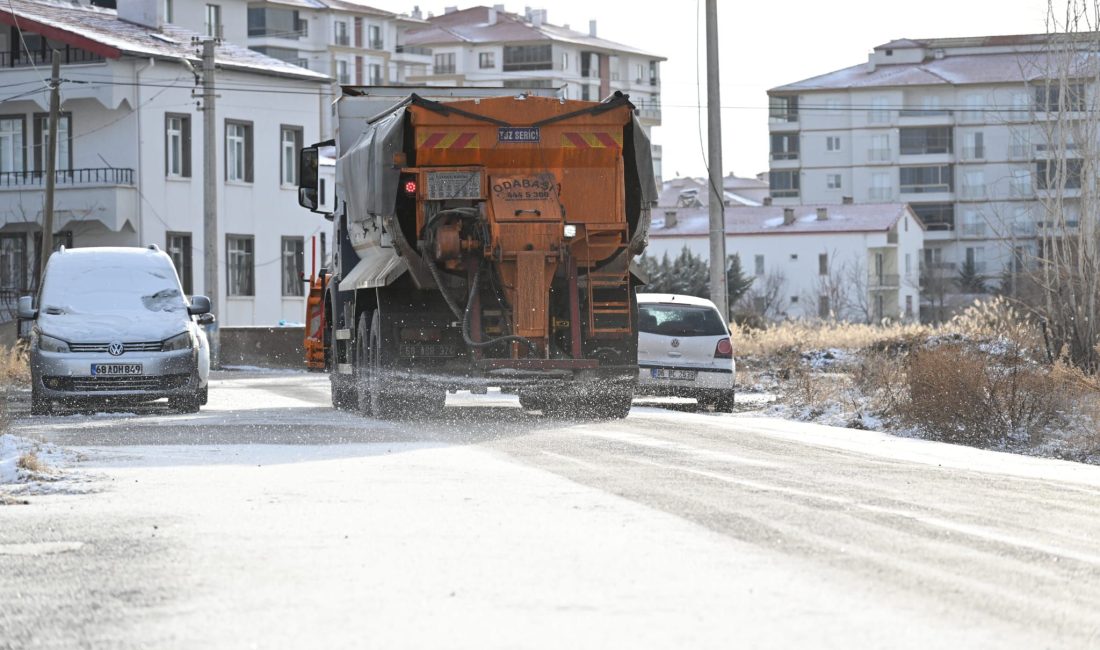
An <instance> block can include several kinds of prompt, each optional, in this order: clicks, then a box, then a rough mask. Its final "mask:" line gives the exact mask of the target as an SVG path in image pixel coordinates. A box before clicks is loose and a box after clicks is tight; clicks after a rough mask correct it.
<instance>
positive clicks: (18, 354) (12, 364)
mask: <svg viewBox="0 0 1100 650" xmlns="http://www.w3.org/2000/svg"><path fill="white" fill-rule="evenodd" d="M30 381H31V372H30V364H29V363H28V362H27V353H26V349H25V348H23V347H20V346H17V347H15V348H12V349H10V350H9V349H7V348H2V347H0V433H4V432H5V431H7V429H8V424H9V422H10V419H11V416H10V414H9V413H8V403H9V401H10V400H11V397H10V393H11V390H12V388H14V387H16V386H26V385H27V384H29V383H30Z"/></svg>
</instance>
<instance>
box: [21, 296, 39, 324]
mask: <svg viewBox="0 0 1100 650" xmlns="http://www.w3.org/2000/svg"><path fill="white" fill-rule="evenodd" d="M19 318H22V319H23V320H34V319H36V318H38V310H37V309H35V308H34V296H20V298H19Z"/></svg>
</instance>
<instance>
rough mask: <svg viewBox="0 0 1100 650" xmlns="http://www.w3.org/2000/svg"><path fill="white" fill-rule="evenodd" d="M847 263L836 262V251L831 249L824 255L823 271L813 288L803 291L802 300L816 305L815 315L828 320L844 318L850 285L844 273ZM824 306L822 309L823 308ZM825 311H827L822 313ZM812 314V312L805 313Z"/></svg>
mask: <svg viewBox="0 0 1100 650" xmlns="http://www.w3.org/2000/svg"><path fill="white" fill-rule="evenodd" d="M846 269H847V265H846V264H844V263H843V262H840V263H838V261H837V252H836V250H833V251H831V252H829V253H827V254H826V255H825V268H824V269H822V270H824V271H825V272H824V273H820V274H819V275H818V276H817V279H816V280H815V281H814V283H813V288H811V289H810V290H809V291H807V292H805V293H804V294H803V296H802V298H801V299H802V301H803V302H805V303H806V304H807V305H818V309H817V316H818V317H819V318H822V319H828V320H844V318H845V316H846V314H847V311H848V303H849V301H850V299H851V298H850V296H849V294H850V293H851V286H850V284H849V282H848V278H847V276H846V274H845V271H846ZM823 307H824V309H823ZM823 311H827V312H828V313H823ZM807 315H812V314H807Z"/></svg>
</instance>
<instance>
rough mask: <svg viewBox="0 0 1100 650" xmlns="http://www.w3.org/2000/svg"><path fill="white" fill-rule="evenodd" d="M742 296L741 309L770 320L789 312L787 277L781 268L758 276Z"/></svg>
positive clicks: (777, 318)
mask: <svg viewBox="0 0 1100 650" xmlns="http://www.w3.org/2000/svg"><path fill="white" fill-rule="evenodd" d="M758 280H760V281H757V282H753V283H752V286H751V287H750V288H749V290H748V291H746V292H745V293H744V294H742V296H741V301H740V303H739V309H740V310H742V311H748V312H752V313H756V314H760V315H761V316H763V317H764V318H766V319H768V320H779V319H780V318H782V317H784V316H786V313H787V299H786V298H785V296H786V295H787V277H786V276H785V275H784V274H783V272H782V271H780V270H779V269H774V270H772V271H770V272H769V273H768V274H767V275H765V276H764V277H763V278H758Z"/></svg>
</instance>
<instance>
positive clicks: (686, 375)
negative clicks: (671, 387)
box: [649, 368, 695, 381]
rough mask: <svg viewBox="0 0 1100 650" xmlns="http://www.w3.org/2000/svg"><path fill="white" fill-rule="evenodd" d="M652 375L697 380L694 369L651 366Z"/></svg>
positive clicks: (659, 377) (654, 376)
mask: <svg viewBox="0 0 1100 650" xmlns="http://www.w3.org/2000/svg"><path fill="white" fill-rule="evenodd" d="M649 373H650V376H651V377H653V378H654V379H679V380H681V381H695V371H694V370H676V369H673V368H651V369H650V371H649Z"/></svg>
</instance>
